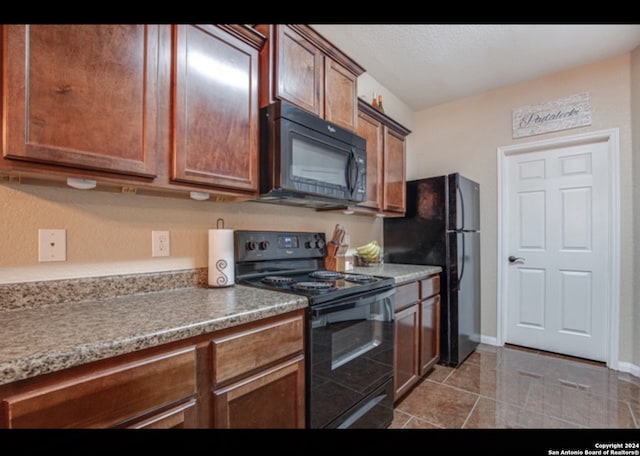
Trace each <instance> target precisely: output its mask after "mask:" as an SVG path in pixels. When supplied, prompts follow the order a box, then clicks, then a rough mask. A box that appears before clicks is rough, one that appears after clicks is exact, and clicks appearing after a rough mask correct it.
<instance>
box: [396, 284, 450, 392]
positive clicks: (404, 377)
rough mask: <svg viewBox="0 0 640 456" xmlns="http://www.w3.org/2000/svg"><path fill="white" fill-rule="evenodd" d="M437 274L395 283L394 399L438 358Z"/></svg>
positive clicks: (407, 390) (438, 299) (438, 310)
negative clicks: (404, 282) (400, 283)
mask: <svg viewBox="0 0 640 456" xmlns="http://www.w3.org/2000/svg"><path fill="white" fill-rule="evenodd" d="M439 293H440V276H439V274H434V275H431V276H429V277H427V278H425V279H422V280H420V281H414V282H409V283H406V284H402V285H399V286H398V287H396V302H395V348H394V353H395V366H394V392H395V394H394V399H395V401H397V400H398V399H400V398H401V397H404V396H405V395H406V393H407V392H409V391H410V390H411V389H412V388H413V387H414V386H415V385H416V384H417V383H418V382H419V381H420V379H421V378H423V377H424V376H425V375H426V374H427V373H428V372H429V371H430V370H431V369H432V368H433V366H434V365H435V364H436V363H437V362H438V361H439V359H440V294H439Z"/></svg>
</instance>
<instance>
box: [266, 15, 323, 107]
mask: <svg viewBox="0 0 640 456" xmlns="http://www.w3.org/2000/svg"><path fill="white" fill-rule="evenodd" d="M276 27H277V34H278V35H277V42H276V43H277V44H278V45H279V47H278V52H277V55H276V56H275V58H276V59H277V60H276V65H275V68H274V75H275V83H276V93H275V95H276V97H277V98H280V99H283V100H286V101H289V102H291V103H293V104H295V105H298V106H300V107H301V108H303V109H306V110H307V111H310V112H312V113H314V114H316V115H318V116H320V117H324V105H323V100H324V84H323V81H322V78H323V75H324V70H323V65H324V59H323V55H322V52H321V51H320V49H318V48H317V47H316V46H314V45H313V43H311V42H310V41H308V40H307V39H305V38H303V37H302V36H301V35H300V34H299V33H297V32H296V31H295V30H293V29H292V28H290V27H287V26H284V25H283V26H276Z"/></svg>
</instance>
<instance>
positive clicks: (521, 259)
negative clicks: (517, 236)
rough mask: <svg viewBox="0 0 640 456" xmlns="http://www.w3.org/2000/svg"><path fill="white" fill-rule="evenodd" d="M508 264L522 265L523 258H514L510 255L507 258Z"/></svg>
mask: <svg viewBox="0 0 640 456" xmlns="http://www.w3.org/2000/svg"><path fill="white" fill-rule="evenodd" d="M509 263H511V264H514V263H524V258H522V257H514V256H513V255H511V256H510V257H509Z"/></svg>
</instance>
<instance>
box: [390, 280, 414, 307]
mask: <svg viewBox="0 0 640 456" xmlns="http://www.w3.org/2000/svg"><path fill="white" fill-rule="evenodd" d="M419 300H420V285H419V284H418V282H410V283H405V284H403V285H398V286H397V287H396V299H395V301H396V304H395V310H396V312H397V311H398V310H402V309H404V308H405V307H408V306H410V305H412V304H415V303H416V302H418V301H419Z"/></svg>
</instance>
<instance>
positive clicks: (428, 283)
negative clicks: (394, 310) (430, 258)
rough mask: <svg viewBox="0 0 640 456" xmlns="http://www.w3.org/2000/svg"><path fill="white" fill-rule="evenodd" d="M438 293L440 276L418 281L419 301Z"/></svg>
mask: <svg viewBox="0 0 640 456" xmlns="http://www.w3.org/2000/svg"><path fill="white" fill-rule="evenodd" d="M438 293H440V274H436V275H432V276H430V277H427V278H426V279H422V280H421V281H420V299H426V298H428V297H430V296H433V295H436V294H438Z"/></svg>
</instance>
